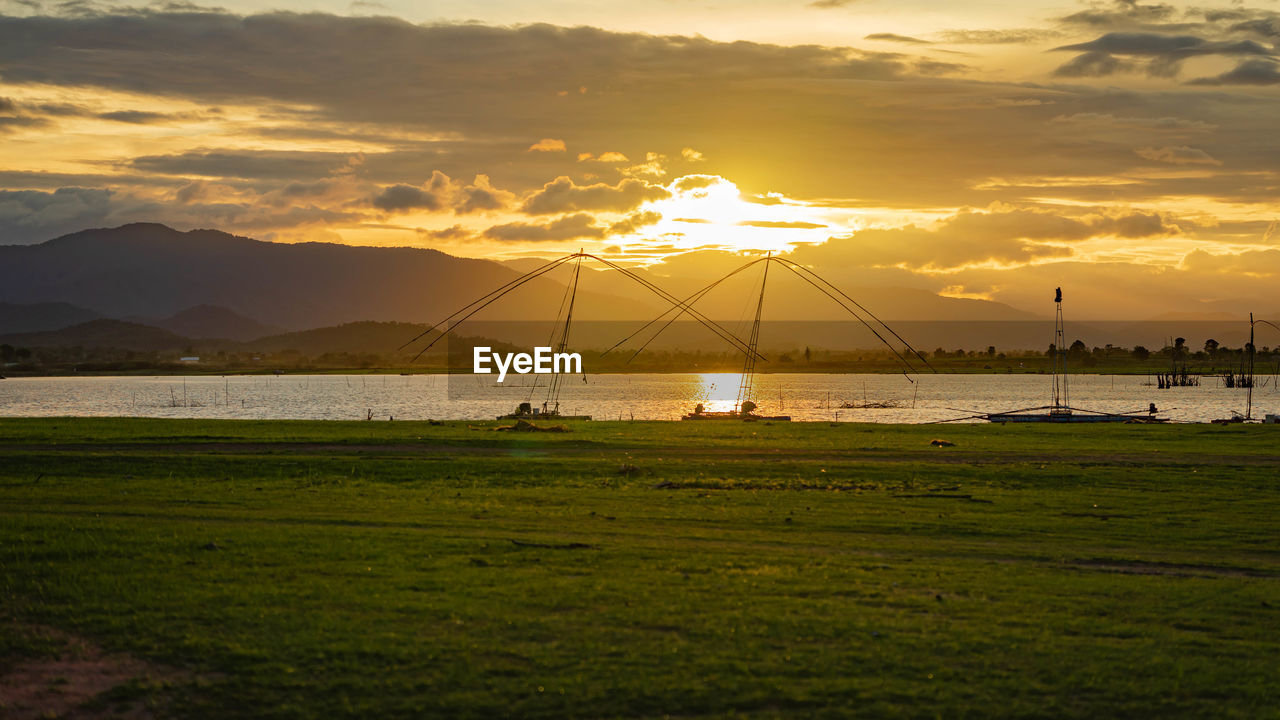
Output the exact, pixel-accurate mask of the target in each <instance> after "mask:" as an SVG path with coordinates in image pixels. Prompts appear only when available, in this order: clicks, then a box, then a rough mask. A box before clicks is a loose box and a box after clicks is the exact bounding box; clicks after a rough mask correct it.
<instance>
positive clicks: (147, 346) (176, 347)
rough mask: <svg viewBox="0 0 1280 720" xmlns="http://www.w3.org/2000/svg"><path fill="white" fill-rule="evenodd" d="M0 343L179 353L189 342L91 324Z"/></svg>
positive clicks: (115, 323)
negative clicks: (171, 351)
mask: <svg viewBox="0 0 1280 720" xmlns="http://www.w3.org/2000/svg"><path fill="white" fill-rule="evenodd" d="M0 342H3V343H8V344H10V345H13V346H15V347H31V348H39V347H45V348H69V347H82V348H86V349H88V348H112V349H116V350H133V351H138V352H159V351H166V350H173V351H182V350H183V349H184V348H186V347H189V346H190V345H191V340H189V339H187V338H184V337H182V336H181V335H176V334H174V333H171V332H169V331H168V330H162V329H160V328H156V327H151V326H150V325H142V324H140V323H134V322H127V321H124V320H107V319H102V320H91V321H89V322H87V323H80V324H79V325H72V326H71V327H67V328H62V329H61V330H52V331H49V332H36V333H16V334H11V335H4V336H0Z"/></svg>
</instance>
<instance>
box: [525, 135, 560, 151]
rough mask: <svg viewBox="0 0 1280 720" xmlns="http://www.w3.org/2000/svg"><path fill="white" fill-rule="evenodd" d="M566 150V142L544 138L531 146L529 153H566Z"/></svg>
mask: <svg viewBox="0 0 1280 720" xmlns="http://www.w3.org/2000/svg"><path fill="white" fill-rule="evenodd" d="M564 150H565V146H564V141H563V140H556V139H554V138H542V139H541V140H539V141H538V142H536V143H534V144H532V145H530V146H529V152H564Z"/></svg>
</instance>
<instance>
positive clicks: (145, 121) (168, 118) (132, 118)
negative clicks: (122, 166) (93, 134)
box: [94, 110, 196, 125]
mask: <svg viewBox="0 0 1280 720" xmlns="http://www.w3.org/2000/svg"><path fill="white" fill-rule="evenodd" d="M94 117H97V118H98V119H100V120H112V121H115V122H122V123H129V124H131V125H154V124H157V123H164V122H172V121H174V120H188V119H191V118H193V117H196V116H195V115H192V114H190V113H162V112H150V111H146V110H114V111H112V112H104V113H98V114H97V115H95V116H94Z"/></svg>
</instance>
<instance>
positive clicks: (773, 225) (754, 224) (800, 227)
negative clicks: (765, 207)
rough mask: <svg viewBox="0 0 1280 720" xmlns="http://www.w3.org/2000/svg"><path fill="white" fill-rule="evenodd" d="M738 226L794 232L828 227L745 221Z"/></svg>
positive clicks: (815, 224)
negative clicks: (786, 229)
mask: <svg viewBox="0 0 1280 720" xmlns="http://www.w3.org/2000/svg"><path fill="white" fill-rule="evenodd" d="M737 224H738V225H741V226H742V227H756V228H790V229H794V230H812V229H814V228H824V227H827V226H826V225H823V224H821V223H811V222H802V221H787V220H743V221H741V222H739V223H737Z"/></svg>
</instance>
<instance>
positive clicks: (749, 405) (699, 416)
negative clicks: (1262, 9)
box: [680, 400, 791, 422]
mask: <svg viewBox="0 0 1280 720" xmlns="http://www.w3.org/2000/svg"><path fill="white" fill-rule="evenodd" d="M739 408H740V409H739V410H732V411H730V410H707V409H706V408H704V407H703V405H702V403H698V406H697V407H695V408H694V409H693V412H691V413H689V414H687V415H685V416H684V417H681V418H680V419H681V420H742V421H744V422H754V421H757V420H777V421H778V422H791V416H790V415H756V414H755V409H756V404H755V403H753V402H751V401H750V400H748V401H746V402H744V403H742V405H740V406H739Z"/></svg>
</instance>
